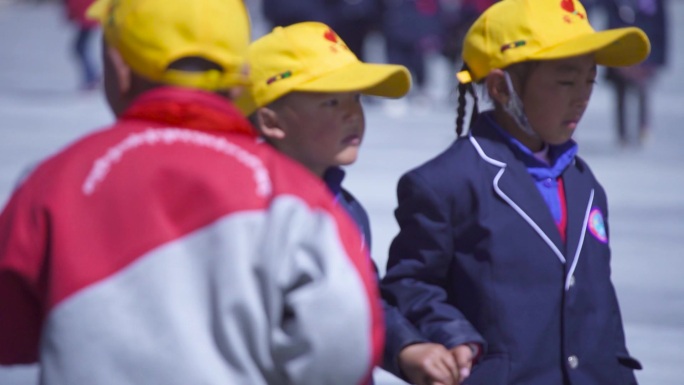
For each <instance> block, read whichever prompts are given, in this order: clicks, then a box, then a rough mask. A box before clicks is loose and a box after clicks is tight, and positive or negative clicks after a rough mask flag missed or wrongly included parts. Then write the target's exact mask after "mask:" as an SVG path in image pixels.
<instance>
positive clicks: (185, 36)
mask: <svg viewBox="0 0 684 385" xmlns="http://www.w3.org/2000/svg"><path fill="white" fill-rule="evenodd" d="M87 15H88V17H89V18H91V19H96V20H98V21H99V22H100V23H101V25H102V29H103V31H104V36H105V40H106V42H107V44H109V45H110V46H112V47H114V48H116V49H117V50H118V51H119V52H120V53H121V56H122V58H123V60H124V61H125V62H126V64H128V65H129V66H130V67H131V69H132V70H133V72H135V73H136V74H138V75H140V76H142V77H144V78H147V79H149V80H152V81H156V82H160V83H164V84H173V85H179V86H186V87H192V88H200V89H206V90H221V89H227V88H230V87H232V86H235V85H239V84H245V83H246V81H247V79H246V75H244V74H243V72H244V71H243V66H244V57H245V55H246V53H247V46H248V45H249V40H250V26H249V17H248V15H247V10H246V9H245V5H244V3H243V1H242V0H192V1H187V0H186V1H182V0H97V1H96V2H95V3H94V4H93V5H92V6H91V7H90V8H89V9H88V12H87ZM186 57H200V58H203V59H205V60H208V61H210V62H212V63H215V64H217V65H219V66H221V67H222V69H223V70H222V71H219V70H210V71H205V72H189V71H187V72H186V71H179V70H173V69H169V68H168V67H169V65H170V64H172V63H173V62H174V61H176V60H179V59H182V58H186Z"/></svg>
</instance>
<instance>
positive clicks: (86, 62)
mask: <svg viewBox="0 0 684 385" xmlns="http://www.w3.org/2000/svg"><path fill="white" fill-rule="evenodd" d="M63 1H64V7H65V11H66V16H67V18H68V20H69V22H70V23H71V24H73V25H74V27H75V29H76V33H75V34H74V37H73V39H72V40H71V52H72V54H73V56H74V58H75V59H76V62H77V66H78V72H79V74H80V79H81V80H80V81H81V83H80V85H79V88H80V89H82V90H86V91H88V90H93V89H96V88H97V87H98V86H99V84H100V82H101V80H102V78H101V73H100V67H99V64H98V62H97V60H96V56H95V53H94V52H93V51H94V46H93V37H94V36H96V35H97V31H98V26H99V25H98V22H97V21H95V20H92V19H88V18H87V17H86V15H85V12H86V10H87V9H88V7H89V6H90V5H91V4H92V3H93V1H94V0H63Z"/></svg>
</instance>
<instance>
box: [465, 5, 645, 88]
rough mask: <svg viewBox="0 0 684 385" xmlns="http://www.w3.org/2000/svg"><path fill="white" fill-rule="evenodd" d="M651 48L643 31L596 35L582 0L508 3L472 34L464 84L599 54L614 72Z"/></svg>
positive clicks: (477, 25)
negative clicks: (517, 66)
mask: <svg viewBox="0 0 684 385" xmlns="http://www.w3.org/2000/svg"><path fill="white" fill-rule="evenodd" d="M650 49H651V46H650V43H649V41H648V37H647V36H646V34H645V33H644V32H643V31H642V30H641V29H639V28H634V27H629V28H618V29H610V30H605V31H595V30H594V28H592V26H591V25H590V24H589V19H588V17H587V12H586V11H585V9H584V6H582V4H581V3H580V2H579V1H577V0H502V1H499V2H497V3H495V4H494V5H492V6H491V7H489V8H488V9H487V10H486V11H485V12H483V13H482V15H480V17H479V18H478V19H477V20H476V21H475V22H474V23H473V25H472V26H471V27H470V29H469V30H468V33H467V34H466V37H465V41H464V45H463V55H462V56H463V61H464V62H465V63H466V64H467V65H468V68H469V71H461V72H459V73H458V74H457V78H458V80H459V81H460V82H461V83H468V82H470V81H479V80H481V79H482V78H484V77H485V76H487V75H488V74H489V72H490V71H491V70H492V69H495V68H500V69H501V68H505V67H507V66H509V65H511V64H514V63H520V62H524V61H530V60H553V59H563V58H569V57H573V56H580V55H585V54H589V53H595V57H596V63H597V64H600V65H605V66H609V67H622V66H630V65H634V64H637V63H639V62H641V61H642V60H644V59H645V58H646V57H647V56H648V54H649V52H650Z"/></svg>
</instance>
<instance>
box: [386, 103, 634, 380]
mask: <svg viewBox="0 0 684 385" xmlns="http://www.w3.org/2000/svg"><path fill="white" fill-rule="evenodd" d="M492 124H495V123H493V120H491V118H490V117H488V116H487V114H484V115H483V116H481V117H480V119H478V121H477V122H476V123H475V125H474V126H473V128H472V133H471V134H470V135H469V136H468V137H465V138H462V139H459V140H456V141H455V142H454V143H453V144H452V145H451V146H450V147H449V148H448V149H447V150H445V151H444V152H443V153H441V154H439V155H438V156H437V157H435V158H434V159H432V160H430V161H428V162H427V163H425V164H423V165H421V166H419V167H418V168H416V169H414V170H411V171H409V172H408V173H406V174H405V175H403V176H402V177H401V179H400V181H399V184H398V188H397V194H398V204H399V205H398V208H397V209H396V212H395V215H396V219H397V221H398V224H399V226H400V232H399V234H398V235H397V236H396V238H395V239H394V240H393V242H392V244H391V247H390V252H389V253H390V254H389V259H388V264H387V274H386V275H385V277H384V278H383V280H382V285H381V289H382V293H383V297H384V298H385V300H386V301H388V302H389V303H391V304H393V305H395V306H397V307H398V308H399V310H400V311H401V312H402V313H403V314H404V315H405V316H406V318H408V319H409V320H410V321H411V322H412V323H413V324H415V325H416V326H417V327H418V329H419V330H420V331H421V332H422V333H423V334H424V335H425V336H426V337H428V338H429V339H430V340H432V341H435V342H440V343H442V344H444V345H445V346H446V347H447V348H452V347H454V346H456V345H459V344H462V343H465V342H481V343H484V346H485V352H484V355H483V356H482V357H481V359H480V360H479V361H478V363H477V364H476V366H475V367H474V368H473V371H472V374H471V376H470V378H469V379H468V380H467V381H466V382H465V383H466V384H473V385H474V384H486V385H517V384H520V385H561V384H573V385H575V384H577V385H590V384H591V385H598V384H600V385H625V384H636V379H635V377H634V374H633V369H637V368H640V364H639V362H638V361H636V360H634V359H633V358H631V357H630V356H629V354H628V352H627V349H626V347H625V338H624V332H623V326H622V320H621V316H620V310H619V307H618V301H617V298H616V295H615V290H614V288H613V285H612V283H611V280H610V248H609V244H608V239H609V233H608V226H607V221H606V219H607V216H608V207H607V203H606V195H605V192H604V190H603V188H602V187H601V185H599V183H598V181H597V180H596V178H595V177H594V175H593V174H592V172H591V170H590V169H589V167H588V166H587V165H586V163H584V162H583V161H582V160H581V159H580V158H578V157H576V158H575V160H574V162H573V163H572V164H571V165H570V166H569V167H568V168H567V169H566V170H565V171H564V172H563V174H562V178H563V182H564V185H565V192H566V201H567V234H566V236H567V242H565V243H564V242H563V240H562V238H561V235H560V232H559V230H558V228H557V226H556V224H555V222H554V219H553V217H552V215H551V212H550V210H549V208H548V206H547V205H546V203H545V202H544V200H543V198H542V196H541V193H540V192H539V191H538V189H537V187H536V186H535V184H534V181H533V180H532V178H531V176H530V175H529V174H528V172H527V169H526V168H525V166H524V164H523V163H522V162H521V161H520V160H519V159H517V158H516V155H515V153H514V152H513V151H512V150H511V148H510V147H509V144H508V143H507V142H506V141H505V140H504V138H503V137H502V136H501V135H500V134H499V133H497V132H495V130H494V128H493V127H491V125H492Z"/></svg>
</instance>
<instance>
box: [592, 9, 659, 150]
mask: <svg viewBox="0 0 684 385" xmlns="http://www.w3.org/2000/svg"><path fill="white" fill-rule="evenodd" d="M594 4H595V6H598V7H602V8H603V9H604V10H605V13H606V16H607V23H608V28H621V27H630V26H634V27H639V28H641V29H642V30H643V31H644V32H646V34H647V35H648V38H649V39H650V41H651V54H650V55H649V57H648V59H646V60H645V61H644V62H643V63H640V64H638V65H635V66H632V67H626V68H608V69H607V70H606V72H605V74H606V80H607V81H608V83H609V84H610V85H611V86H612V87H613V89H614V91H615V119H616V120H615V128H616V131H617V141H618V144H619V145H620V146H622V147H624V146H627V145H629V144H630V143H631V142H632V141H633V139H632V135H631V134H630V131H636V134H637V135H638V136H637V143H638V144H643V143H644V141H645V140H646V138H647V137H648V135H649V133H650V130H651V127H652V124H653V122H652V120H651V97H650V91H651V88H652V86H653V83H654V80H655V77H656V75H657V74H658V73H659V72H660V70H661V69H663V67H664V66H665V65H666V63H667V35H668V23H667V17H666V7H667V5H666V0H595V1H594ZM634 103H636V112H637V113H636V120H635V119H633V118H631V116H632V115H631V114H630V112H631V111H634V110H635V108H634V107H633V106H634ZM634 121H636V123H637V124H638V126H637V127H636V129H634V130H633V129H630V127H631V125H630V123H632V122H634Z"/></svg>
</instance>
